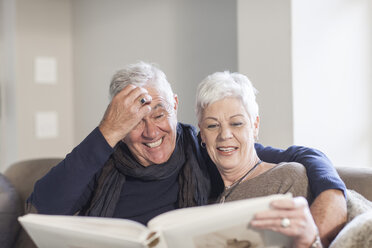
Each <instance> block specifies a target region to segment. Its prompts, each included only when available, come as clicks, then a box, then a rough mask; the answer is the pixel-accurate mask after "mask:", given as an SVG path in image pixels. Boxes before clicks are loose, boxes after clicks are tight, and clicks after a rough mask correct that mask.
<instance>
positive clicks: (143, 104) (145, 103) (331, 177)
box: [28, 62, 346, 237]
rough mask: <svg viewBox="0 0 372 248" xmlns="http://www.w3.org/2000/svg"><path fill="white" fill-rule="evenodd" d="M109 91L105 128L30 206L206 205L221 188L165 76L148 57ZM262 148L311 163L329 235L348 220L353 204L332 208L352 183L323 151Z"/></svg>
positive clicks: (91, 210) (113, 209) (93, 211)
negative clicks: (342, 208) (348, 208)
mask: <svg viewBox="0 0 372 248" xmlns="http://www.w3.org/2000/svg"><path fill="white" fill-rule="evenodd" d="M110 94H111V99H112V100H111V103H110V104H109V106H108V107H107V110H106V112H105V114H104V117H103V119H102V121H101V123H100V124H99V126H98V127H97V128H96V129H94V130H93V131H92V133H90V134H89V135H88V136H87V137H86V138H85V139H84V140H83V141H82V143H81V144H79V145H78V146H77V147H76V148H75V149H73V151H72V152H71V153H70V154H68V155H67V156H66V158H65V159H64V160H63V161H62V162H61V163H60V164H58V165H57V166H56V167H54V168H53V169H52V170H51V171H50V172H49V173H48V174H47V175H46V176H44V177H43V178H42V179H40V180H39V181H38V182H37V183H36V184H35V188H34V192H33V193H32V194H31V196H30V197H29V199H28V210H29V211H33V212H38V213H42V214H66V215H73V214H79V215H90V216H109V217H118V218H127V219H132V220H135V221H139V222H141V223H147V222H148V221H149V220H150V219H151V218H152V217H154V216H156V215H158V214H161V213H163V212H166V211H169V210H172V209H176V208H181V207H189V206H196V205H203V204H207V201H208V198H209V197H211V196H213V194H214V193H215V192H217V191H218V186H217V185H215V184H212V187H211V181H210V177H211V176H213V175H214V174H213V173H214V172H213V168H212V169H211V168H210V166H209V167H208V166H206V162H205V159H206V155H205V154H202V151H201V149H200V145H199V144H200V143H199V141H198V138H197V132H196V129H195V128H194V127H193V126H190V125H186V124H182V123H178V122H177V108H178V98H177V96H176V95H175V94H174V93H173V91H172V89H171V87H170V85H169V83H168V81H167V79H166V76H165V74H164V73H163V72H162V71H160V70H159V69H158V68H156V67H154V66H153V65H150V64H147V63H144V62H140V63H137V64H133V65H129V66H127V67H126V68H125V69H123V70H121V71H119V72H117V73H116V74H115V75H114V77H113V79H112V82H111V85H110ZM256 150H257V152H258V155H259V157H260V158H261V159H262V160H264V161H267V162H274V163H278V162H282V161H295V162H299V163H302V164H304V165H305V166H306V168H307V173H308V177H309V180H310V184H311V185H312V193H313V195H314V197H317V198H316V199H315V201H314V203H313V205H312V208H314V209H315V210H319V211H318V212H317V211H314V209H313V211H312V212H313V213H314V212H315V213H319V214H317V216H314V219H315V221H316V223H317V224H318V227H319V230H320V233H321V235H322V236H323V237H326V236H330V234H331V233H332V232H333V231H335V230H334V229H335V228H334V227H337V226H338V225H339V226H341V225H342V223H343V222H344V220H345V218H346V208H345V211H344V212H343V211H341V212H340V211H338V212H332V211H333V209H332V207H333V206H337V205H339V204H341V205H342V204H344V205H345V206H346V203H345V198H344V194H343V192H344V190H345V185H344V184H343V182H342V181H341V180H340V178H339V177H338V175H337V173H336V172H335V170H334V169H333V167H332V165H331V163H330V162H329V160H328V159H327V158H326V157H325V156H324V155H323V154H322V153H320V152H318V151H316V150H313V149H308V148H304V147H290V148H289V149H287V150H286V151H282V150H278V149H274V148H270V147H268V148H264V147H263V146H261V145H259V144H257V145H256ZM325 206H327V208H325ZM323 207H324V208H323Z"/></svg>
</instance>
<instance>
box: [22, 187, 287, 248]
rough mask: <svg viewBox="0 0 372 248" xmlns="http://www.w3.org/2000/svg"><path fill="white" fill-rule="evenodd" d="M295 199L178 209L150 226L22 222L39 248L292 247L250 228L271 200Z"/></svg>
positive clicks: (75, 220)
mask: <svg viewBox="0 0 372 248" xmlns="http://www.w3.org/2000/svg"><path fill="white" fill-rule="evenodd" d="M290 197H291V195H290V194H286V195H271V196H265V197H259V198H253V199H246V200H240V201H234V202H227V203H224V204H214V205H208V206H201V207H193V208H184V209H177V210H173V211H170V212H167V213H163V214H161V215H159V216H156V217H155V218H153V219H152V220H150V221H149V223H148V226H147V227H146V226H144V225H142V224H140V223H138V222H134V221H131V220H126V219H114V218H102V217H86V216H61V215H40V214H27V215H25V216H22V217H19V221H20V222H21V224H22V226H23V227H24V228H25V229H26V231H27V232H28V234H29V235H30V236H31V238H32V239H33V241H34V242H35V243H36V245H37V246H38V247H40V248H49V247H56V248H102V247H109V248H116V247H117V248H119V247H121V248H122V247H138V248H140V247H141V248H142V247H156V248H166V247H168V248H183V247H184V248H192V247H196V248H207V247H208V248H222V247H223V248H235V247H246V248H248V247H255V248H258V247H290V246H291V239H290V238H289V237H286V236H284V235H282V234H280V233H275V232H272V231H262V230H255V229H253V228H251V227H250V225H249V222H250V220H251V219H252V217H253V215H254V214H255V213H256V212H258V211H262V210H266V209H268V208H269V203H270V202H271V201H272V200H274V199H282V198H290Z"/></svg>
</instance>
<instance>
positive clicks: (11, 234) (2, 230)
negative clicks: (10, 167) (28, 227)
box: [0, 174, 22, 248]
mask: <svg viewBox="0 0 372 248" xmlns="http://www.w3.org/2000/svg"><path fill="white" fill-rule="evenodd" d="M21 211H22V204H21V201H20V199H19V197H18V193H17V192H16V190H15V188H14V187H13V186H12V185H11V183H10V182H9V180H8V179H6V178H5V177H4V175H3V174H0V244H1V247H3V248H8V247H9V248H10V247H13V245H14V242H15V238H16V236H17V233H18V231H19V229H20V225H19V224H18V221H17V217H18V216H19V214H20V213H21Z"/></svg>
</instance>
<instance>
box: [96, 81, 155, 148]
mask: <svg viewBox="0 0 372 248" xmlns="http://www.w3.org/2000/svg"><path fill="white" fill-rule="evenodd" d="M151 101H152V97H151V96H150V95H149V93H148V91H147V90H146V89H145V88H143V87H137V86H134V85H128V86H126V87H125V88H123V89H122V90H121V91H120V92H119V93H118V94H116V95H115V96H114V98H113V99H112V101H111V103H110V104H109V106H108V107H107V109H106V112H105V114H104V116H103V119H102V121H101V123H100V125H99V129H100V131H101V133H102V134H103V136H104V137H105V139H106V141H107V142H108V143H109V144H110V146H111V147H114V146H115V145H116V144H117V143H118V142H119V141H120V140H122V139H123V138H124V137H125V136H126V135H127V134H128V133H129V132H130V131H131V130H132V129H133V128H134V127H135V126H136V125H137V124H138V123H139V122H140V121H141V120H142V118H143V117H144V116H146V115H148V114H149V113H150V112H152V111H151V107H150V104H151Z"/></svg>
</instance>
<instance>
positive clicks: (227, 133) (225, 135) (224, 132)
mask: <svg viewBox="0 0 372 248" xmlns="http://www.w3.org/2000/svg"><path fill="white" fill-rule="evenodd" d="M232 136H233V135H232V132H231V129H230V128H229V127H223V126H222V127H221V132H220V137H221V139H222V140H226V139H230V138H232Z"/></svg>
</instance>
